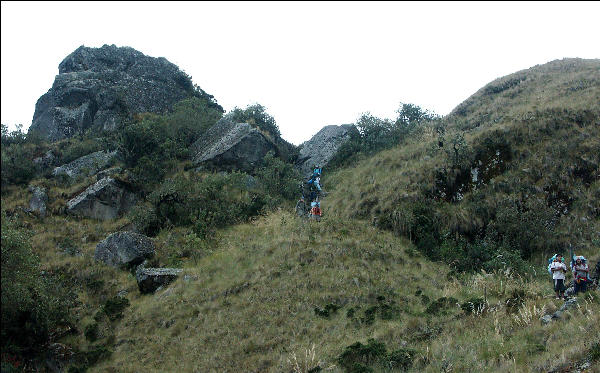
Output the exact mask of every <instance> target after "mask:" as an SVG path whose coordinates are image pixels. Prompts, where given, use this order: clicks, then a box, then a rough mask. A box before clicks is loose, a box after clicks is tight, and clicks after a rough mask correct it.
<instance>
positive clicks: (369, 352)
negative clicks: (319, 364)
mask: <svg viewBox="0 0 600 373" xmlns="http://www.w3.org/2000/svg"><path fill="white" fill-rule="evenodd" d="M415 354H416V352H415V351H414V350H412V349H407V348H401V349H398V350H395V351H392V352H391V353H388V352H387V351H386V347H385V343H383V342H377V341H375V340H374V339H369V340H368V341H367V344H366V345H363V344H362V343H360V342H356V343H354V344H352V345H350V346H348V347H346V349H345V350H344V352H342V354H341V355H340V356H339V357H338V359H337V361H338V363H339V364H340V366H341V367H342V368H344V370H345V371H346V372H352V373H354V372H373V371H374V369H373V368H372V366H375V367H377V368H379V369H378V371H380V370H384V369H385V370H388V369H392V370H395V369H402V370H406V369H408V368H410V367H411V366H412V364H413V358H414V356H415Z"/></svg>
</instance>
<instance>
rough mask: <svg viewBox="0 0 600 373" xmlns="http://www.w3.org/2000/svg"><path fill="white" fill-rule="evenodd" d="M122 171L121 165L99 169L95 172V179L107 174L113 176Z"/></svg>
mask: <svg viewBox="0 0 600 373" xmlns="http://www.w3.org/2000/svg"><path fill="white" fill-rule="evenodd" d="M122 171H123V169H122V168H121V167H113V168H109V169H107V170H103V171H100V172H98V173H97V174H96V180H98V181H100V180H101V179H104V178H105V177H108V176H114V175H116V174H120V173H121V172H122Z"/></svg>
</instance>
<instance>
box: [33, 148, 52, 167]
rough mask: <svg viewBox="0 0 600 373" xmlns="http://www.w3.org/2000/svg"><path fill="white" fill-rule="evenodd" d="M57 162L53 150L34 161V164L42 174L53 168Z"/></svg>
mask: <svg viewBox="0 0 600 373" xmlns="http://www.w3.org/2000/svg"><path fill="white" fill-rule="evenodd" d="M55 162H56V156H55V155H54V153H52V150H48V151H47V152H46V154H44V155H43V156H41V157H37V158H34V159H33V164H34V165H35V168H36V170H37V171H38V172H42V171H44V170H46V169H47V168H49V167H51V166H53V165H54V163H55Z"/></svg>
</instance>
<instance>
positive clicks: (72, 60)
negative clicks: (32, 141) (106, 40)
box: [30, 45, 222, 141]
mask: <svg viewBox="0 0 600 373" xmlns="http://www.w3.org/2000/svg"><path fill="white" fill-rule="evenodd" d="M192 95H196V96H198V95H201V96H204V97H206V98H207V99H208V100H209V101H210V102H212V96H210V95H208V94H206V93H205V92H203V91H201V90H196V89H195V88H194V85H193V83H192V81H191V79H190V78H189V77H188V76H187V75H186V74H185V73H184V72H182V71H181V70H179V68H178V67H177V66H176V65H174V64H172V63H171V62H169V61H167V60H166V59H165V58H163V57H160V58H153V57H149V56H146V55H144V54H143V53H141V52H138V51H136V50H135V49H133V48H130V47H121V48H119V47H117V46H115V45H104V46H102V47H101V48H88V47H85V46H81V47H79V48H77V49H76V50H75V51H74V52H73V53H71V54H70V55H69V56H67V57H66V58H65V59H64V60H63V61H62V62H61V63H60V64H59V66H58V75H57V76H56V78H55V80H54V84H53V85H52V88H50V90H48V92H47V93H45V94H44V95H43V96H41V97H40V98H39V99H38V101H37V103H36V105H35V113H34V115H33V121H32V124H31V127H30V131H32V132H37V133H39V134H40V135H41V136H43V137H44V138H46V139H48V140H50V141H55V140H60V139H63V138H68V137H71V136H73V135H74V134H76V133H81V132H83V131H85V130H87V129H88V128H91V127H94V128H96V129H98V130H112V129H114V128H115V127H117V126H118V125H119V123H121V122H122V121H123V120H124V119H125V118H128V117H131V116H132V115H133V114H135V113H144V112H151V113H157V114H161V113H164V112H166V111H168V110H170V109H171V108H172V107H173V105H174V104H175V103H176V102H178V101H180V100H182V99H184V98H187V97H190V96H192ZM212 103H213V104H214V105H216V106H218V105H217V104H216V103H214V102H212ZM219 108H220V106H219ZM221 110H222V108H221Z"/></svg>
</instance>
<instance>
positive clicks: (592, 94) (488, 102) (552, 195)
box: [324, 59, 600, 264]
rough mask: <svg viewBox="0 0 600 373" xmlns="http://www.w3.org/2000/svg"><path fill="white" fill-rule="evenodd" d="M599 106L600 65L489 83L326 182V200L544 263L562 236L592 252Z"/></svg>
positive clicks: (543, 70) (395, 226)
mask: <svg viewBox="0 0 600 373" xmlns="http://www.w3.org/2000/svg"><path fill="white" fill-rule="evenodd" d="M598 102H600V61H598V60H571V59H569V60H562V61H554V62H551V63H548V64H546V65H542V66H536V67H533V68H531V69H529V70H525V71H521V72H518V73H515V74H512V75H509V76H507V77H504V78H500V79H497V80H495V81H494V82H492V83H490V84H488V85H487V86H485V87H484V88H482V89H481V90H479V91H478V92H477V93H476V94H474V95H473V96H472V97H470V98H469V99H467V100H466V101H465V102H464V103H462V104H460V105H459V106H458V107H457V108H456V109H455V110H454V111H453V112H452V113H451V114H450V115H448V116H447V117H445V118H443V119H442V120H441V121H440V122H434V123H430V124H428V125H424V126H422V127H421V128H420V129H419V131H418V132H417V133H416V134H415V135H414V136H412V137H410V138H408V139H407V140H406V141H404V142H403V143H401V144H400V145H399V146H397V147H395V148H393V149H390V150H387V151H383V152H381V153H379V154H377V155H376V156H373V157H371V158H369V159H365V160H363V161H361V162H359V163H358V164H356V165H355V166H354V167H349V168H346V169H343V170H340V171H339V172H337V173H336V174H335V175H333V176H331V177H329V178H325V180H324V181H325V183H326V185H330V186H331V189H332V193H331V195H330V197H329V200H328V203H329V205H331V206H334V207H335V208H334V209H332V210H333V211H334V213H335V214H337V216H338V217H339V218H352V217H358V218H362V219H367V220H370V221H372V222H373V223H374V224H375V225H377V226H379V227H382V228H384V229H389V230H392V231H394V232H396V233H398V234H400V235H404V236H406V237H411V238H413V240H414V239H415V236H417V240H418V239H419V238H422V237H418V236H419V232H418V227H417V226H418V222H419V221H418V220H419V218H420V216H421V215H423V216H425V215H427V216H426V217H427V219H429V221H435V222H436V226H437V228H438V229H437V230H436V232H435V235H437V236H444V235H446V236H447V237H455V241H459V240H461V239H465V240H468V241H470V242H473V241H476V240H485V239H486V238H488V239H489V240H492V241H502V242H506V244H505V245H506V246H513V247H514V249H518V250H519V251H520V252H521V254H522V255H523V256H524V257H526V258H532V257H535V258H537V259H538V260H540V261H541V260H542V259H543V258H545V257H546V256H547V255H548V254H549V253H551V252H554V251H556V250H565V247H566V246H567V245H568V244H569V243H570V244H572V245H574V246H575V247H576V250H577V251H580V252H582V253H585V254H588V255H593V256H596V257H597V254H598V253H597V249H598V246H599V245H600V237H599V235H598V232H599V231H600V229H599V227H600V226H599V219H598V218H599V217H600V209H599V208H598V206H600V171H599V164H600V106H599V105H598ZM419 205H420V206H421V207H423V209H425V210H427V211H428V213H427V214H424V213H423V214H421V215H419V214H418V213H417V210H418V207H419ZM423 209H422V210H423ZM514 223H521V227H522V230H519V226H517V225H518V224H514ZM509 224H513V225H514V226H513V227H508V225H509ZM492 231H493V232H492ZM423 235H424V233H421V236H423ZM527 250H529V251H527ZM538 263H540V264H541V262H538Z"/></svg>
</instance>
